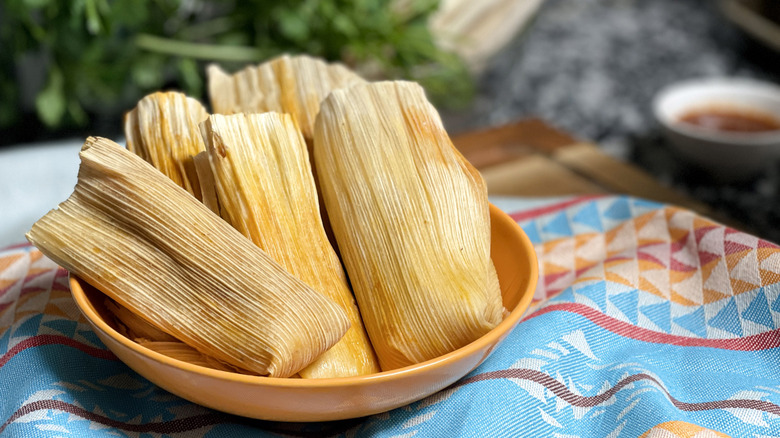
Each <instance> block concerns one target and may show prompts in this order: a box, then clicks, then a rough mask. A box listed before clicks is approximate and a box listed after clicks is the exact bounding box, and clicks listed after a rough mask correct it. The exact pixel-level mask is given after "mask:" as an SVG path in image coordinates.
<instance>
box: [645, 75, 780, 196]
mask: <svg viewBox="0 0 780 438" xmlns="http://www.w3.org/2000/svg"><path fill="white" fill-rule="evenodd" d="M708 107H718V108H729V109H733V110H736V111H739V112H742V111H744V112H745V113H753V112H760V113H765V114H769V115H771V116H774V117H775V118H776V119H777V120H780V87H778V86H776V85H773V84H770V83H766V82H758V81H753V80H748V79H726V78H713V79H699V80H690V81H686V82H680V83H677V84H674V85H671V86H668V87H666V88H664V89H663V90H661V91H660V92H659V93H658V94H657V95H656V97H655V99H654V101H653V112H654V113H655V117H656V119H657V120H658V121H659V123H660V124H661V126H662V127H663V128H664V132H665V134H666V136H667V138H668V139H669V141H670V143H671V144H672V145H673V146H674V147H675V148H676V149H677V150H678V151H679V152H680V154H681V155H682V156H684V157H685V158H688V159H689V160H690V161H692V162H694V163H696V164H698V165H700V166H702V167H703V168H705V169H707V170H709V171H710V172H711V173H712V175H713V176H714V177H716V178H718V179H720V180H723V181H735V180H740V179H746V178H750V177H753V176H757V175H759V174H760V173H761V172H763V171H764V170H766V168H767V167H768V166H769V165H771V164H772V163H774V162H775V161H777V159H778V158H780V131H763V132H725V131H714V130H709V129H705V128H701V127H698V126H694V125H691V124H688V123H683V122H680V118H681V117H682V116H683V115H685V114H686V113H689V112H690V111H693V110H697V109H703V108H708Z"/></svg>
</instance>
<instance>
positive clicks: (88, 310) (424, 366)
mask: <svg viewBox="0 0 780 438" xmlns="http://www.w3.org/2000/svg"><path fill="white" fill-rule="evenodd" d="M489 208H490V212H491V214H490V217H491V220H494V219H498V220H500V221H501V222H504V223H505V224H508V225H511V226H510V227H509V229H512V230H513V231H514V234H516V235H517V237H519V238H520V240H521V242H522V245H523V247H525V248H526V249H528V251H526V252H527V253H528V255H529V257H528V258H527V259H526V260H525V261H524V263H526V264H528V267H527V268H528V273H529V275H528V287H527V288H526V290H525V291H524V293H523V295H522V296H521V297H520V300H519V301H518V302H517V304H516V305H515V307H514V309H512V311H510V313H509V314H508V315H507V316H506V317H505V318H504V319H503V320H502V321H501V322H500V323H499V324H498V325H497V326H496V327H494V328H493V329H492V330H490V331H489V332H487V333H486V334H484V335H482V336H481V337H480V338H478V339H476V340H474V341H472V342H471V343H469V344H466V345H464V346H463V347H461V348H458V349H457V350H453V351H451V352H449V353H447V354H444V355H442V356H439V357H436V358H433V359H430V360H427V361H424V362H420V363H417V364H414V365H409V366H406V367H403V368H397V369H393V370H389V371H382V372H379V373H374V374H367V375H362V376H351V377H329V378H321V379H297V378H289V377H268V376H256V375H248V374H240V373H234V372H230V371H222V370H217V369H213V368H207V367H203V366H200V365H195V364H192V363H189V362H184V361H181V360H179V359H175V358H172V357H170V356H166V355H164V354H162V353H158V352H156V351H153V350H151V349H149V348H146V347H144V346H142V345H141V344H138V343H137V342H134V341H132V340H130V339H128V338H127V337H125V336H124V335H122V334H121V333H119V332H118V331H116V330H115V329H114V328H113V327H111V326H110V325H109V324H108V323H107V322H106V321H104V320H103V318H101V317H100V315H98V314H97V312H96V310H95V308H94V306H93V305H92V303H91V301H90V300H89V299H87V295H86V293H85V291H84V289H83V287H82V285H81V282H84V283H86V281H84V280H82V279H81V278H79V277H78V276H76V275H74V274H70V273H69V283H70V289H71V295H72V296H73V299H74V301H75V302H76V304H77V306H78V308H79V310H80V311H81V312H82V313H83V314H84V316H85V318H86V319H87V320H88V321H89V322H90V323H91V324H94V325H96V326H97V327H98V328H99V329H100V330H101V331H103V332H104V333H105V334H106V335H108V336H109V337H111V339H113V340H114V341H116V342H119V343H120V344H122V345H123V346H125V347H127V348H129V349H130V350H131V351H133V352H134V353H136V354H139V355H141V356H144V357H147V358H149V359H152V360H154V361H156V362H158V363H161V364H162V365H166V366H169V367H173V368H176V369H180V370H183V371H187V372H190V373H194V374H199V375H202V376H205V377H210V378H214V379H219V380H229V381H231V382H234V383H241V384H249V385H256V386H269V387H276V388H280V389H281V388H289V389H293V388H298V389H303V388H305V389H326V388H331V389H332V388H343V387H359V386H365V385H372V384H376V383H381V382H385V381H390V380H396V379H398V378H403V377H406V376H411V375H415V374H418V373H421V372H422V371H425V370H435V369H438V368H442V367H444V366H446V365H447V364H448V363H449V362H451V361H454V360H455V359H456V358H458V357H469V356H471V355H472V354H475V353H476V352H478V351H479V350H481V349H483V348H488V349H489V350H488V351H492V348H493V347H491V346H495V344H496V343H497V342H499V341H500V340H501V339H502V337H503V336H504V335H507V334H509V333H510V332H511V331H512V329H513V328H514V327H515V326H516V325H517V324H518V323H519V322H520V320H521V318H522V317H523V315H524V314H525V311H526V310H527V308H528V305H529V304H530V302H531V300H532V299H533V296H534V291H535V289H536V284H537V281H538V277H539V274H538V271H539V266H538V261H537V256H536V252H535V250H534V248H533V243H531V241H530V239H529V238H528V236H527V235H526V234H525V232H524V231H523V229H522V228H521V227H520V226H519V225H518V224H517V223H516V222H515V221H514V220H513V219H512V218H511V217H510V216H509V215H508V214H506V213H505V212H503V211H502V210H500V209H499V208H498V207H496V206H494V205H493V204H492V203H491V204H490V205H489ZM510 223H511V224H510ZM491 226H492V225H491ZM480 362H481V361H480Z"/></svg>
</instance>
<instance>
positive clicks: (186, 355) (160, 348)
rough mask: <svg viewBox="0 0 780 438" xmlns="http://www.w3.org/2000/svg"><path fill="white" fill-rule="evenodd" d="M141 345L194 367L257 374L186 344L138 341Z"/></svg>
mask: <svg viewBox="0 0 780 438" xmlns="http://www.w3.org/2000/svg"><path fill="white" fill-rule="evenodd" d="M136 342H138V343H139V344H140V345H142V346H144V347H146V348H148V349H150V350H152V351H156V352H158V353H160V354H164V355H165V356H168V357H171V358H173V359H177V360H180V361H183V362H187V363H191V364H193V365H199V366H202V367H206V368H212V369H215V370H220V371H228V372H231V373H240V374H255V373H252V372H249V371H247V370H243V369H241V368H238V367H234V366H231V365H228V364H226V363H222V362H220V361H218V360H216V359H214V358H213V357H209V356H206V355H205V354H203V353H201V352H200V351H198V350H196V349H194V348H192V347H190V346H189V345H187V344H185V343H184V342H178V341H150V340H147V339H138V340H136Z"/></svg>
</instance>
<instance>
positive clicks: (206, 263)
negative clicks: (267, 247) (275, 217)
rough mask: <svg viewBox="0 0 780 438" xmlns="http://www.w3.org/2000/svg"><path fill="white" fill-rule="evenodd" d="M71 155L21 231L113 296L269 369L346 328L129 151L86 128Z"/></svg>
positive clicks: (204, 346) (315, 349) (336, 312)
mask: <svg viewBox="0 0 780 438" xmlns="http://www.w3.org/2000/svg"><path fill="white" fill-rule="evenodd" d="M80 157H81V166H80V167H79V174H78V182H77V184H76V187H75V189H74V192H73V194H71V196H70V197H69V198H68V199H67V200H66V201H65V202H63V203H62V204H60V205H59V208H57V209H55V210H52V211H50V212H49V213H47V214H46V215H45V216H44V217H43V218H41V219H40V220H38V221H37V222H36V223H35V224H34V225H33V227H32V229H31V230H30V232H29V233H28V234H27V239H28V240H29V241H30V242H32V243H33V244H34V245H35V246H37V247H38V248H39V249H40V250H41V251H42V252H43V253H44V254H45V255H46V256H48V257H49V258H51V259H52V260H54V261H55V262H56V263H58V264H59V265H60V266H63V267H65V268H66V269H68V270H69V271H70V272H71V273H73V274H75V275H77V276H79V277H81V278H83V279H84V280H86V281H87V282H88V283H90V284H91V285H93V286H94V287H96V288H97V289H99V290H100V291H102V292H103V293H105V294H106V295H107V296H109V297H110V298H112V299H113V300H115V301H116V302H117V303H119V304H121V305H122V306H124V307H127V308H128V309H130V310H131V311H132V312H133V313H135V314H136V315H139V316H141V317H143V318H144V319H146V320H147V321H148V322H149V323H151V324H152V325H154V326H155V327H157V328H158V329H160V330H162V331H163V332H165V333H168V334H170V335H172V336H174V337H175V338H177V339H179V340H181V341H183V342H185V343H187V344H188V345H190V346H191V347H193V348H195V349H196V350H198V351H200V352H201V353H203V354H205V355H207V356H211V357H213V358H215V359H217V360H219V361H221V362H225V363H228V364H231V365H234V366H236V367H239V368H242V369H246V370H249V371H252V372H255V373H258V374H261V375H266V374H268V375H271V376H277V377H287V376H290V375H293V374H295V373H296V372H298V370H300V369H301V368H303V367H305V366H306V365H308V364H309V363H310V362H311V361H313V360H314V359H315V358H317V357H318V356H319V355H320V354H322V353H323V352H324V351H325V350H327V349H328V348H330V347H331V346H332V345H333V344H335V343H336V341H338V340H339V339H340V338H341V336H343V334H344V333H345V332H346V331H347V329H348V328H349V320H348V319H347V317H346V315H345V314H344V311H343V310H341V308H340V307H339V306H338V305H337V304H336V303H334V302H333V301H331V300H329V299H328V298H326V297H324V296H323V295H321V294H319V293H318V292H315V291H314V290H312V289H311V288H310V287H309V286H307V285H305V284H304V283H303V282H301V281H300V280H298V279H297V278H295V277H293V276H292V275H290V274H289V273H288V272H287V271H285V270H284V269H283V268H282V267H281V266H279V264H278V263H276V262H275V261H273V260H272V259H271V258H270V257H269V256H268V255H267V254H266V253H265V252H263V251H262V250H261V249H260V248H258V247H257V246H256V245H254V244H253V243H252V242H251V241H249V240H248V239H246V238H245V237H244V236H242V235H241V234H240V233H239V232H237V231H236V230H235V229H234V228H233V227H231V226H230V225H229V224H228V223H226V222H225V221H223V220H222V219H220V218H219V217H218V216H217V215H215V214H213V213H212V212H211V211H209V209H208V208H207V207H206V206H204V205H203V204H201V203H200V202H199V201H197V200H196V199H195V198H194V197H192V196H190V195H189V194H187V192H185V191H184V190H183V189H181V188H180V187H178V186H177V185H176V184H174V183H173V182H172V181H171V180H170V179H168V178H167V177H165V176H164V175H163V174H162V173H160V172H159V171H157V170H156V169H154V168H152V166H150V165H149V164H147V163H145V162H144V161H143V160H142V159H141V158H139V157H138V156H136V155H134V154H132V153H130V152H128V151H127V150H125V149H124V148H122V147H120V146H118V145H117V144H115V143H113V142H111V141H110V140H106V139H101V138H92V137H90V138H88V139H87V141H86V143H85V144H84V147H83V148H82V151H81V153H80Z"/></svg>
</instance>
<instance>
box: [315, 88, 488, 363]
mask: <svg viewBox="0 0 780 438" xmlns="http://www.w3.org/2000/svg"><path fill="white" fill-rule="evenodd" d="M314 149H315V150H314V158H315V162H316V167H317V171H318V172H319V175H320V184H321V187H322V191H323V196H324V202H325V205H326V207H327V211H328V214H329V216H330V218H331V222H332V225H333V230H334V232H335V235H336V238H337V241H338V245H339V249H340V250H341V255H342V259H343V261H344V264H345V266H346V269H347V273H348V275H349V278H350V281H351V283H352V288H353V291H354V293H355V296H356V298H357V302H358V306H359V307H360V312H361V314H362V316H363V321H364V323H365V326H366V329H367V331H368V334H369V336H370V338H371V342H372V344H373V346H374V350H375V351H376V354H377V356H378V357H379V361H380V363H381V366H382V369H383V370H389V369H394V368H398V367H403V366H406V365H411V364H414V363H418V362H421V361H425V360H428V359H432V358H435V357H437V356H440V355H443V354H445V353H448V352H450V351H453V350H455V349H457V348H459V347H462V346H464V345H466V344H468V343H469V342H471V341H474V340H475V339H477V338H479V337H480V336H482V335H483V334H485V333H486V332H488V331H489V330H490V329H492V328H493V327H495V326H496V325H497V324H498V323H499V322H500V321H501V319H502V310H503V307H502V302H501V295H500V289H499V286H498V279H497V277H496V273H495V268H494V267H493V263H492V261H491V260H490V217H489V213H488V200H487V191H486V187H485V183H484V181H483V180H482V177H481V176H480V174H479V173H478V172H477V171H476V170H475V169H474V168H473V167H472V166H471V165H470V164H469V163H468V162H467V161H466V160H465V159H464V158H463V157H462V156H461V155H460V153H459V152H458V151H457V150H456V149H455V148H454V147H453V146H452V143H451V141H450V139H449V137H448V136H447V134H446V132H445V131H444V128H443V126H442V123H441V120H440V118H439V116H438V114H437V112H436V110H435V109H434V108H433V107H432V106H431V105H430V104H429V103H428V101H427V100H426V98H425V93H424V91H423V89H422V88H421V87H420V86H419V85H417V84H414V83H410V82H381V83H375V84H367V85H357V86H354V87H352V88H349V89H347V90H336V91H334V92H333V93H332V94H331V95H330V97H328V99H326V100H325V101H324V102H323V104H322V108H321V110H320V115H319V117H318V119H317V124H316V127H315V136H314Z"/></svg>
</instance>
